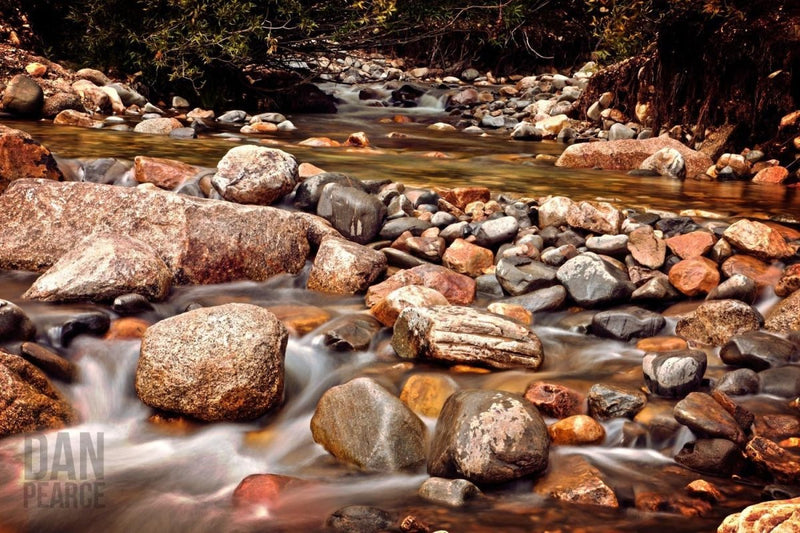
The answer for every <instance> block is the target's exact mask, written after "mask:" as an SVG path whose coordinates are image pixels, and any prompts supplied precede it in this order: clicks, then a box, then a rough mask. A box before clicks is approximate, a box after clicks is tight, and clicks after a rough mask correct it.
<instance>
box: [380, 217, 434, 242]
mask: <svg viewBox="0 0 800 533" xmlns="http://www.w3.org/2000/svg"><path fill="white" fill-rule="evenodd" d="M431 227H433V224H431V223H430V222H426V221H424V220H420V219H418V218H414V217H403V218H396V219H394V220H389V221H387V222H386V224H384V225H383V227H382V228H381V231H380V237H381V239H389V240H394V239H396V238H398V237H399V236H400V235H402V234H403V233H405V232H406V231H410V232H411V234H412V235H414V236H419V235H420V234H421V233H422V232H423V231H425V230H426V229H429V228H431Z"/></svg>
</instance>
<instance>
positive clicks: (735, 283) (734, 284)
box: [706, 274, 758, 305]
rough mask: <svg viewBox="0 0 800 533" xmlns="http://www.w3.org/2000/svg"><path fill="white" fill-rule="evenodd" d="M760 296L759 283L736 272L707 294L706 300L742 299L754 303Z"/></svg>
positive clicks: (747, 302)
mask: <svg viewBox="0 0 800 533" xmlns="http://www.w3.org/2000/svg"><path fill="white" fill-rule="evenodd" d="M757 297H758V284H757V283H756V282H755V281H753V280H752V279H750V278H748V277H747V276H744V275H742V274H734V275H733V276H731V277H730V278H728V279H726V280H725V281H723V282H722V283H720V284H719V285H717V286H716V287H715V288H714V289H712V290H711V292H709V293H708V296H706V300H729V299H731V300H741V301H743V302H744V303H746V304H751V305H752V304H753V302H755V301H756V298H757Z"/></svg>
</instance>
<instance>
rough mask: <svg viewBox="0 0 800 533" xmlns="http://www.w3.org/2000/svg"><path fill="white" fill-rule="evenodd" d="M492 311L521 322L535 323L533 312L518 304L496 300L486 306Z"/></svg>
mask: <svg viewBox="0 0 800 533" xmlns="http://www.w3.org/2000/svg"><path fill="white" fill-rule="evenodd" d="M486 310H487V311H489V312H490V313H494V314H496V315H501V316H504V317H506V318H510V319H512V320H516V321H517V322H519V323H520V324H524V325H526V326H530V325H531V324H533V313H531V312H530V311H528V310H527V309H525V308H524V307H522V306H521V305H517V304H508V303H503V302H494V303H491V304H489V306H488V307H487V308H486Z"/></svg>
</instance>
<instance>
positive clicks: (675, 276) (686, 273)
mask: <svg viewBox="0 0 800 533" xmlns="http://www.w3.org/2000/svg"><path fill="white" fill-rule="evenodd" d="M669 282H670V283H672V285H673V286H675V288H676V289H678V290H679V291H681V292H682V293H683V294H685V295H686V296H697V295H700V294H708V293H709V292H711V290H712V289H713V288H714V287H716V286H717V285H719V271H718V270H717V264H716V263H714V262H713V261H711V260H710V259H706V258H705V257H693V258H691V259H684V260H683V261H681V262H680V263H678V264H676V265H675V266H673V267H672V269H670V271H669Z"/></svg>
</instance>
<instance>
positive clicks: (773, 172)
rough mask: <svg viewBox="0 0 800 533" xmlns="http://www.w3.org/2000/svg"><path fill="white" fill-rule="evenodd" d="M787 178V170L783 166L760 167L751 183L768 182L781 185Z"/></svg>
mask: <svg viewBox="0 0 800 533" xmlns="http://www.w3.org/2000/svg"><path fill="white" fill-rule="evenodd" d="M787 179H789V171H788V170H786V168H785V167H781V166H774V167H767V168H762V169H761V170H759V171H758V173H757V174H756V176H755V177H754V178H753V183H768V184H771V185H781V184H782V183H783V182H785V181H786V180H787Z"/></svg>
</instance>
